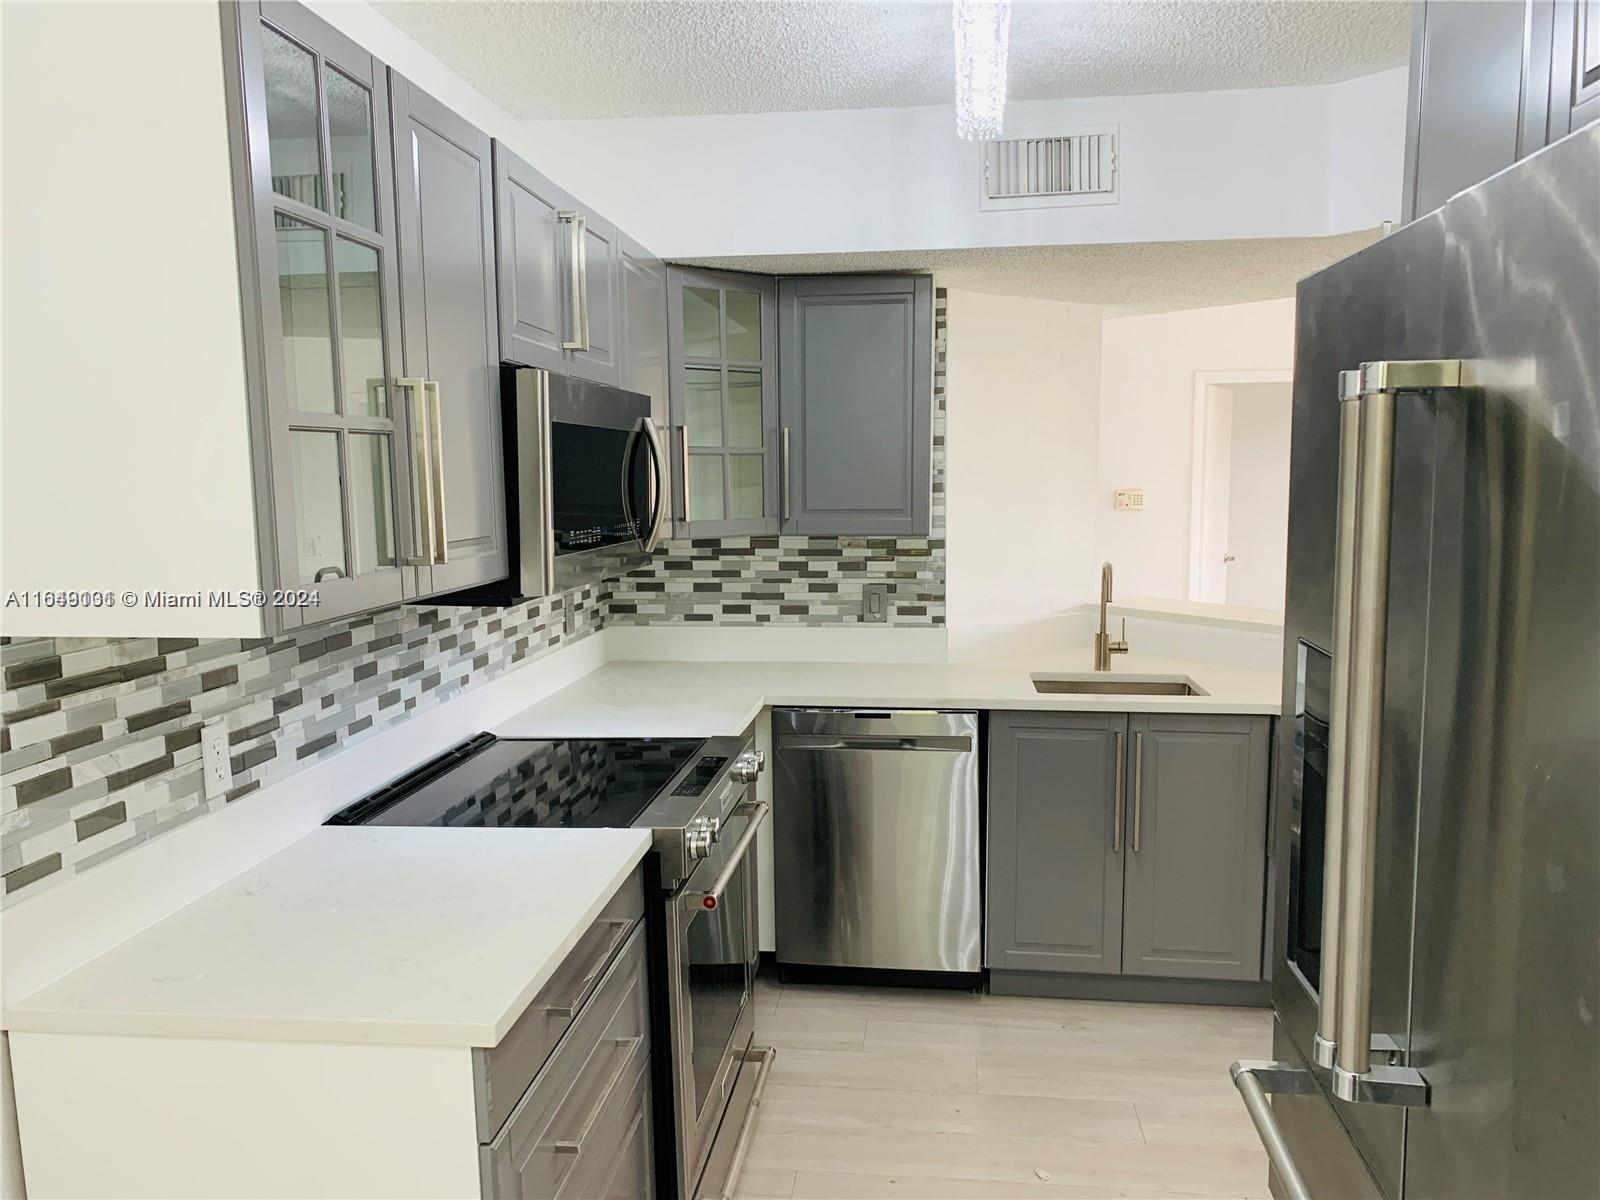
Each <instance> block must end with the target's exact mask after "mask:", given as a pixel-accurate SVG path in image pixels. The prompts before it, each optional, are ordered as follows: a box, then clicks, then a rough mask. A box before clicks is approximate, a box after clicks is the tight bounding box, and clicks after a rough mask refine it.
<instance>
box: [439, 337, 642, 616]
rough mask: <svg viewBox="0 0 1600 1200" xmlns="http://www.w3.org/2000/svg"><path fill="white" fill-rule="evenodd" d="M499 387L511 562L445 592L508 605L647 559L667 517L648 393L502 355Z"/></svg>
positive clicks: (626, 568) (471, 601) (624, 570)
mask: <svg viewBox="0 0 1600 1200" xmlns="http://www.w3.org/2000/svg"><path fill="white" fill-rule="evenodd" d="M500 395H501V423H502V438H501V440H502V448H503V451H504V455H505V470H504V475H505V480H506V532H507V544H508V549H509V558H510V571H509V572H508V575H507V577H506V578H505V579H504V580H501V581H499V582H497V583H493V584H489V585H487V586H485V587H478V588H473V589H471V590H469V591H465V592H460V593H457V594H455V595H452V596H449V597H445V599H446V600H447V601H455V602H460V603H469V604H513V603H516V602H517V601H519V600H523V599H532V598H534V597H537V596H549V595H554V594H559V593H562V592H568V591H571V590H572V589H573V588H577V587H582V586H583V585H584V584H588V583H596V582H598V581H600V580H602V579H612V578H615V577H616V576H618V575H623V574H626V573H627V572H629V571H631V570H633V569H634V568H636V567H640V566H643V565H644V564H645V563H646V562H648V561H649V558H650V552H651V551H652V550H654V549H655V548H656V545H657V543H658V542H659V541H660V540H661V537H662V533H663V530H664V529H665V527H666V522H667V494H666V492H667V489H666V466H665V463H666V460H665V457H664V451H663V449H662V444H661V435H660V432H659V431H658V430H657V429H656V426H655V422H654V421H652V420H651V418H650V397H648V396H646V395H643V394H641V393H639V392H629V391H624V390H623V389H622V388H615V387H608V386H607V385H605V384H600V383H592V382H590V381H588V380H584V379H573V378H571V377H570V376H566V375H560V374H557V373H556V372H554V371H545V370H541V369H539V368H537V367H519V366H515V365H513V364H510V363H507V364H505V365H504V366H503V367H502V368H501V380H500Z"/></svg>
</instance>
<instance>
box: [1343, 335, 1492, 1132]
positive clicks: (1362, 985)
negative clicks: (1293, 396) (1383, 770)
mask: <svg viewBox="0 0 1600 1200" xmlns="http://www.w3.org/2000/svg"><path fill="white" fill-rule="evenodd" d="M1462 367H1463V364H1462V362H1461V361H1460V360H1459V359H1451V360H1426V361H1417V362H1369V363H1362V364H1361V376H1360V384H1359V392H1358V396H1359V400H1358V402H1359V404H1360V405H1361V427H1360V435H1361V456H1360V457H1361V461H1360V466H1359V469H1358V471H1357V481H1358V482H1357V488H1356V496H1357V500H1356V512H1355V521H1356V530H1355V559H1354V564H1355V569H1354V578H1353V581H1352V587H1351V596H1350V610H1349V616H1348V619H1349V621H1350V645H1351V657H1350V682H1349V686H1350V705H1349V709H1348V713H1347V717H1346V719H1347V723H1348V726H1349V728H1348V731H1347V733H1346V735H1345V736H1346V744H1345V767H1344V771H1345V775H1344V809H1345V811H1344V833H1343V840H1344V865H1343V873H1342V880H1341V882H1340V889H1339V890H1340V894H1339V900H1340V909H1339V942H1338V958H1339V965H1338V967H1337V979H1338V998H1337V1001H1336V1003H1337V1005H1338V1013H1337V1017H1338V1025H1337V1029H1338V1046H1337V1048H1336V1050H1335V1055H1334V1067H1333V1094H1334V1095H1335V1096H1337V1097H1339V1098H1340V1099H1341V1100H1347V1101H1357V1100H1367V1101H1373V1102H1387V1103H1419V1102H1420V1103H1426V1094H1427V1092H1426V1086H1425V1085H1424V1084H1422V1081H1421V1076H1420V1075H1417V1073H1416V1072H1407V1071H1405V1070H1404V1069H1400V1073H1401V1074H1402V1075H1404V1076H1406V1077H1407V1079H1406V1083H1407V1086H1406V1087H1405V1088H1402V1089H1401V1090H1400V1092H1399V1096H1400V1098H1398V1099H1394V1098H1389V1097H1390V1092H1388V1091H1382V1092H1378V1091H1376V1090H1375V1089H1374V1088H1373V1087H1372V1086H1370V1084H1371V1083H1372V1082H1373V1080H1372V1074H1373V1070H1372V914H1373V878H1374V874H1375V871H1376V866H1377V849H1378V845H1377V836H1378V822H1377V814H1378V773H1379V766H1380V761H1381V759H1382V753H1383V722H1382V718H1383V689H1384V662H1383V654H1384V645H1385V641H1386V636H1387V632H1388V628H1387V626H1388V615H1389V614H1388V602H1389V516H1390V499H1391V493H1392V489H1393V484H1394V419H1395V396H1396V394H1397V393H1399V392H1403V391H1433V390H1438V389H1442V388H1456V387H1460V386H1461V384H1462V378H1463V372H1462ZM1336 661H1337V660H1336ZM1335 715H1337V709H1335ZM1394 1070H1395V1069H1393V1068H1390V1069H1386V1071H1385V1074H1388V1073H1391V1072H1393V1071H1394ZM1410 1076H1415V1084H1416V1086H1415V1087H1414V1088H1413V1087H1411V1086H1410V1084H1411V1082H1412V1081H1411V1080H1410V1078H1409V1077H1410ZM1417 1095H1420V1096H1422V1097H1423V1099H1421V1100H1420V1101H1419V1100H1417V1099H1416V1098H1415V1097H1416V1096H1417Z"/></svg>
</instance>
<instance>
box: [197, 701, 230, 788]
mask: <svg viewBox="0 0 1600 1200" xmlns="http://www.w3.org/2000/svg"><path fill="white" fill-rule="evenodd" d="M200 757H201V759H202V760H203V761H204V762H205V771H206V799H207V800H215V799H217V798H218V797H219V796H223V795H225V794H227V792H228V791H229V789H231V788H232V787H233V760H232V759H231V758H229V757H228V726H227V725H226V724H225V723H224V722H223V720H222V718H221V717H214V718H213V719H211V720H209V721H207V722H206V723H205V724H204V725H202V726H201V727H200Z"/></svg>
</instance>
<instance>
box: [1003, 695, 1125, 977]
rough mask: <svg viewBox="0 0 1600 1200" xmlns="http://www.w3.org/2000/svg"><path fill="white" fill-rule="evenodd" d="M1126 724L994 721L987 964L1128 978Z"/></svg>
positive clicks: (1039, 717) (1104, 719) (1034, 718)
mask: <svg viewBox="0 0 1600 1200" xmlns="http://www.w3.org/2000/svg"><path fill="white" fill-rule="evenodd" d="M1126 724H1127V718H1126V717H1124V716H1122V715H1121V714H1120V713H1118V714H1101V713H995V714H993V716H991V717H990V721H989V869H988V880H989V887H988V893H989V896H988V899H989V904H988V921H987V933H986V947H985V954H984V965H986V966H988V967H990V968H996V969H998V968H1006V969H1011V970H1019V971H1084V972H1091V973H1094V974H1109V975H1115V974H1116V973H1117V972H1118V971H1119V970H1120V969H1121V966H1122V862H1123V847H1122V839H1121V835H1120V830H1119V826H1118V820H1119V808H1118V803H1117V796H1118V789H1119V786H1121V782H1120V781H1121V780H1122V777H1123V774H1124V756H1123V753H1122V751H1123V743H1124V741H1125V738H1126V733H1125V729H1124V726H1125V725H1126Z"/></svg>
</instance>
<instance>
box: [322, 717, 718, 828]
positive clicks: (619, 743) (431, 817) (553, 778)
mask: <svg viewBox="0 0 1600 1200" xmlns="http://www.w3.org/2000/svg"><path fill="white" fill-rule="evenodd" d="M702 745H704V743H703V742H702V741H700V740H699V739H695V738H596V739H587V740H578V739H572V740H569V739H557V740H552V741H532V740H525V739H521V738H517V739H506V740H498V739H496V738H493V737H491V736H490V735H488V734H480V735H479V736H478V737H476V738H473V739H472V740H471V741H469V742H465V743H463V744H462V745H460V746H457V747H455V748H454V749H453V750H450V751H447V752H446V753H445V754H442V755H440V756H439V757H438V758H436V759H433V760H432V761H430V762H428V763H425V764H424V765H423V766H421V767H419V768H417V770H415V771H412V772H411V773H410V774H408V775H406V776H403V777H402V778H400V779H397V780H395V781H394V782H393V783H391V784H389V785H388V786H387V787H384V788H382V789H380V790H379V791H377V792H374V793H373V794H372V795H371V796H368V797H367V798H366V799H365V800H362V801H359V802H358V803H356V804H353V805H351V806H350V807H349V808H347V809H345V810H344V811H343V812H340V813H339V814H338V815H336V816H335V817H333V818H332V819H331V820H330V821H329V822H328V823H329V824H330V825H440V826H467V827H471V826H478V827H484V826H489V827H500V826H517V825H521V826H539V827H545V828H548V827H552V826H555V827H563V826H564V827H569V828H592V829H625V828H627V827H628V826H630V825H632V824H633V822H634V820H635V818H637V817H638V815H639V814H640V813H641V812H643V811H644V810H645V808H646V807H648V806H649V804H650V802H651V801H652V800H653V799H655V797H656V795H657V794H658V793H659V792H660V791H661V790H662V789H663V788H664V787H666V785H667V784H668V783H669V782H670V781H671V779H672V777H673V776H674V775H676V774H677V773H678V772H679V771H680V770H682V768H683V767H684V765H685V764H686V763H687V762H688V761H689V760H690V759H691V758H693V757H694V755H695V752H696V751H697V750H699V749H700V747H701V746H702ZM725 761H726V760H725V759H722V760H719V759H716V758H714V757H705V758H702V759H701V761H700V763H699V764H697V765H696V769H695V771H693V772H691V773H690V774H689V775H687V776H685V778H684V780H683V782H682V783H680V784H679V786H678V788H676V789H675V794H684V789H685V788H686V787H688V788H691V789H692V788H693V784H694V781H696V780H699V788H702V789H703V788H704V787H705V785H706V784H708V783H710V781H711V779H712V778H713V777H714V776H715V774H716V772H717V770H718V769H719V767H720V765H721V763H722V762H725ZM695 790H698V789H695ZM695 790H691V791H689V792H688V793H687V794H691V795H692V794H695Z"/></svg>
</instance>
